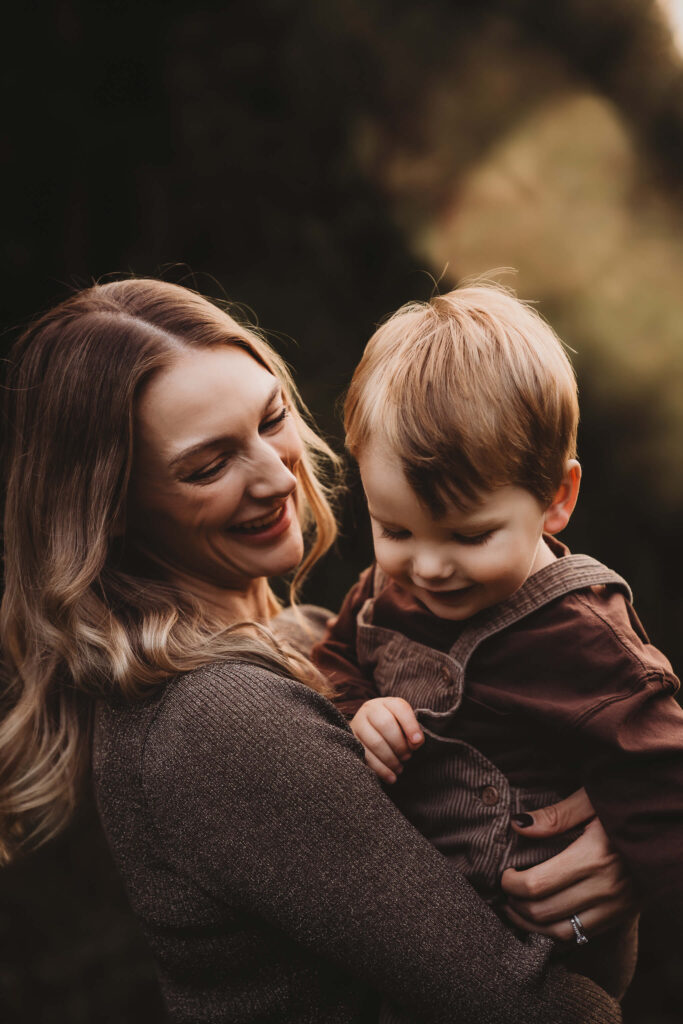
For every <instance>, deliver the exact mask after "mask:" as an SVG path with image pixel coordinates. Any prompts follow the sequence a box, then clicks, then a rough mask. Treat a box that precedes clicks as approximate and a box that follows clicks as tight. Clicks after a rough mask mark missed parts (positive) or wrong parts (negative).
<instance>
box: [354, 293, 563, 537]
mask: <svg viewBox="0 0 683 1024" xmlns="http://www.w3.org/2000/svg"><path fill="white" fill-rule="evenodd" d="M578 419H579V407H578V397H577V386H576V378H575V375H574V370H573V368H572V365H571V363H570V361H569V359H568V357H567V355H566V352H565V350H564V347H563V345H562V342H561V341H560V339H559V338H558V337H557V335H556V334H555V332H554V331H553V329H552V328H551V327H550V326H549V324H547V323H546V321H545V320H544V319H543V318H542V317H541V316H540V315H539V313H537V312H536V310H535V309H533V308H532V307H531V306H530V305H529V304H528V303H525V302H522V301H521V300H520V299H518V298H517V297H516V295H515V294H514V292H512V291H511V290H509V289H507V288H505V287H503V286H502V285H500V284H497V283H495V282H492V281H491V280H490V279H485V280H481V279H480V280H478V281H476V282H473V283H468V284H467V285H466V286H465V287H461V288H456V289H455V290H454V291H451V292H448V293H447V294H445V295H436V296H433V297H432V298H431V299H430V300H429V302H411V303H408V304H407V305H405V306H402V307H401V308H400V309H399V310H398V311H397V312H396V313H394V314H393V315H392V316H391V317H389V319H388V320H387V321H386V322H385V323H384V324H382V325H381V326H380V327H379V329H378V330H377V331H376V332H375V334H374V335H373V336H372V338H371V339H370V341H369V342H368V345H367V347H366V349H365V352H364V354H363V358H362V360H361V362H360V363H359V365H358V367H357V368H356V372H355V373H354V375H353V379H352V381H351V385H350V387H349V391H348V394H347V397H346V402H345V406H344V426H345V429H346V446H347V448H348V450H349V452H350V453H351V455H353V456H354V457H355V458H357V457H358V456H359V455H360V454H361V453H362V450H363V448H364V447H365V445H367V443H368V441H370V440H372V441H373V442H376V443H380V444H384V445H386V446H387V447H388V448H389V449H390V450H391V451H393V452H396V453H398V454H399V456H400V459H401V462H402V465H403V469H404V472H405V474H406V477H407V479H408V481H409V483H410V484H411V486H412V488H413V490H414V491H415V493H416V494H417V496H418V497H419V499H420V500H421V501H422V502H423V503H424V504H425V505H426V506H427V507H428V508H429V509H430V511H431V512H432V513H433V514H434V515H435V516H437V517H440V516H442V515H443V514H444V513H445V511H446V507H447V504H448V503H449V502H452V503H454V504H455V505H456V506H457V507H458V508H461V509H467V508H468V507H471V506H472V505H474V504H476V503H477V501H478V500H479V498H480V497H481V495H482V493H484V492H486V491H491V490H493V489H495V488H497V487H501V486H505V485H508V484H512V485H515V486H518V487H523V488H524V489H525V490H527V491H529V492H530V493H531V494H533V495H534V496H535V497H536V498H538V500H539V501H540V502H541V503H542V504H543V505H544V506H547V505H549V504H550V503H551V501H552V499H553V497H554V495H555V493H556V492H557V489H558V487H559V486H560V483H561V480H562V476H563V474H564V472H565V468H566V464H567V460H568V459H571V458H574V457H575V455H576V433H577V427H578Z"/></svg>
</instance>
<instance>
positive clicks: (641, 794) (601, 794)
mask: <svg viewBox="0 0 683 1024" xmlns="http://www.w3.org/2000/svg"><path fill="white" fill-rule="evenodd" d="M638 683H639V685H638V686H636V687H634V689H633V690H632V691H631V692H630V693H627V694H625V695H623V696H621V695H620V696H619V697H617V698H616V699H613V700H611V701H609V700H603V701H602V703H601V704H600V705H598V706H597V707H596V708H595V709H594V710H593V712H592V713H591V714H590V715H589V716H587V717H586V718H585V719H584V720H583V722H581V723H580V726H581V733H582V734H583V737H584V738H585V743H586V748H585V749H586V753H587V755H588V756H587V757H586V758H585V759H584V763H585V776H584V785H585V787H586V790H587V792H588V795H589V797H590V799H591V802H592V803H593V805H594V807H595V810H596V811H597V813H598V816H599V818H600V820H601V821H602V823H603V825H604V827H605V829H606V831H607V832H608V834H609V836H610V838H611V840H612V842H613V844H614V846H615V848H616V849H617V850H618V852H619V853H620V854H621V856H622V857H623V858H624V860H625V861H626V862H627V863H628V865H629V867H630V869H631V871H632V872H633V876H634V879H635V881H636V882H637V884H638V886H639V888H640V889H641V890H642V892H643V893H644V894H645V895H646V896H649V897H651V898H652V900H653V901H654V902H655V903H657V904H658V905H659V906H660V907H661V908H662V909H664V910H665V911H666V912H668V913H669V914H673V915H674V916H675V918H676V920H677V922H678V925H679V927H680V923H681V921H682V920H683V874H682V873H681V864H683V710H682V709H681V707H680V706H679V705H678V704H677V703H676V700H675V699H674V693H675V692H676V690H677V689H678V686H679V684H678V680H677V679H676V677H675V676H674V675H673V674H670V673H668V672H659V671H655V672H650V673H647V674H646V675H645V676H644V677H643V678H641V679H640V680H639V681H638ZM622 693H623V691H622Z"/></svg>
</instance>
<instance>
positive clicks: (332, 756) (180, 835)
mask: <svg viewBox="0 0 683 1024" xmlns="http://www.w3.org/2000/svg"><path fill="white" fill-rule="evenodd" d="M143 785H144V790H145V794H146V796H145V799H146V801H147V804H148V810H149V813H150V815H151V817H152V820H153V822H154V827H155V830H156V832H157V835H158V842H159V844H160V847H161V849H162V851H163V854H164V856H165V857H166V858H167V859H168V861H169V862H170V863H171V864H173V865H174V867H175V868H176V870H178V871H180V872H181V873H183V874H185V875H186V876H190V877H191V878H192V879H193V881H194V882H195V883H197V884H198V885H200V886H201V887H202V888H203V889H204V890H205V891H206V892H208V893H210V894H211V895H212V896H213V897H214V898H216V899H218V900H220V901H222V902H224V903H225V904H226V905H229V906H231V907H238V908H240V909H242V910H245V911H247V912H249V913H252V914H255V915H257V917H260V918H261V919H262V920H263V921H265V922H268V923H269V924H271V925H272V926H274V927H276V928H277V929H279V930H280V931H281V932H283V933H284V934H285V935H287V936H289V938H290V939H291V940H292V941H294V942H297V943H299V944H301V945H302V946H303V947H306V948H307V949H309V950H311V951H313V952H314V954H315V955H318V956H321V957H323V958H325V959H327V960H329V961H331V962H333V963H335V964H336V965H338V966H339V968H340V969H343V970H344V971H346V972H348V973H350V974H351V975H352V976H356V977H359V978H362V979H364V980H365V981H367V982H368V983H369V984H370V985H372V986H373V987H374V988H376V989H378V990H379V991H380V992H381V993H382V994H384V995H385V996H386V997H388V999H389V1000H390V1001H391V1002H392V1003H393V1004H394V1005H397V1006H399V1007H401V1010H400V1019H401V1020H407V1019H413V1018H414V1019H415V1020H419V1021H421V1022H429V1021H439V1022H441V1021H442V1022H447V1021H448V1022H455V1021H457V1022H458V1024H467V1022H472V1024H474V1022H476V1024H484V1022H485V1024H514V1022H516V1021H520V1022H521V1021H524V1022H525V1024H531V1022H538V1024H541V1022H542V1024H565V1022H566V1024H569V1022H573V1024H579V1022H580V1024H597V1022H601V1024H608V1022H609V1024H617V1022H618V1021H620V1020H621V1017H620V1013H619V1010H618V1008H617V1006H616V1004H615V1003H613V1002H612V1001H611V1000H610V999H609V998H608V997H607V996H606V995H605V994H604V993H603V992H602V991H601V990H600V989H598V988H597V987H596V986H595V985H594V984H593V983H592V982H590V981H589V980H588V979H586V978H579V977H575V976H573V975H571V974H569V973H567V972H565V970H564V969H563V968H561V967H555V966H554V967H549V965H548V957H549V951H550V945H549V944H548V942H547V941H546V940H542V939H538V938H535V939H532V940H531V941H529V942H525V943H522V942H520V941H519V940H517V939H516V938H515V937H514V936H513V935H512V933H511V932H510V931H509V930H508V929H506V928H505V927H504V926H503V925H502V924H501V922H500V921H499V920H498V919H497V918H496V917H495V915H494V914H493V913H492V911H490V910H489V908H487V907H486V906H485V905H484V904H483V903H482V902H481V901H480V899H479V898H478V897H477V896H476V894H475V893H474V891H473V890H472V889H471V888H470V886H469V885H468V883H467V882H466V881H465V880H464V879H463V878H462V877H461V876H459V875H457V874H456V873H455V872H454V871H453V869H452V868H450V867H449V865H448V863H447V861H446V860H445V859H444V858H443V857H442V856H441V855H440V854H439V853H438V852H437V851H436V850H435V849H434V848H433V847H432V846H431V845H430V844H429V842H428V841H427V840H426V839H424V838H423V837H422V836H420V835H419V834H418V833H417V832H416V831H415V830H414V829H413V828H412V827H411V826H410V825H409V824H408V822H407V821H406V820H405V819H404V818H403V817H402V816H401V815H400V813H399V812H398V811H397V810H396V808H395V807H394V806H393V805H392V804H391V802H390V800H389V799H388V797H387V796H386V795H385V794H384V793H383V791H382V789H381V787H380V785H379V784H378V782H377V780H376V778H375V777H374V775H373V774H372V773H371V772H370V771H369V769H367V768H366V766H365V764H364V761H363V755H362V748H361V746H360V744H358V743H357V742H356V740H355V739H354V737H353V735H352V734H351V732H350V731H349V730H348V728H347V726H346V724H345V722H344V720H343V718H342V716H341V715H340V714H339V712H338V711H337V710H336V709H335V708H334V707H333V706H332V705H331V704H330V703H329V702H328V701H326V700H325V699H324V698H322V697H320V696H319V695H318V694H316V693H314V692H313V691H312V690H310V689H308V688H307V687H304V686H302V685H301V684H299V683H296V682H293V681H291V680H288V679H284V678H282V677H280V676H278V675H275V674H273V673H271V672H268V671H267V670H265V669H259V668H257V667H255V666H253V665H243V664H236V663H219V664H215V665H212V666H208V667H206V668H203V669H200V670H197V671H196V672H193V673H189V674H188V675H186V676H183V677H180V678H179V679H178V680H176V681H175V683H173V684H171V685H169V687H168V688H167V692H166V695H165V697H164V699H163V701H162V703H161V705H160V708H159V711H158V713H157V716H156V719H155V721H154V723H153V725H152V727H151V729H150V732H149V734H148V737H147V741H146V745H145V751H144V754H143ZM406 1014H407V1015H408V1016H405V1015H406Z"/></svg>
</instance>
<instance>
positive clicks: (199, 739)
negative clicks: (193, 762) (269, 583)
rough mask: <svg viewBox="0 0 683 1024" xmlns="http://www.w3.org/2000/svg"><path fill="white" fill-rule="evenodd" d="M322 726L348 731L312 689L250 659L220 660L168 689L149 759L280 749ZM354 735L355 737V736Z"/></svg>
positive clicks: (155, 719) (152, 730)
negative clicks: (172, 753) (170, 753)
mask: <svg viewBox="0 0 683 1024" xmlns="http://www.w3.org/2000/svg"><path fill="white" fill-rule="evenodd" d="M321 728H328V729H329V728H332V729H335V730H336V729H339V728H341V729H343V730H344V731H348V726H347V723H346V720H345V719H344V717H343V715H341V713H340V712H339V711H338V710H337V709H336V708H335V707H334V705H333V704H331V703H330V701H328V700H327V699H326V698H325V697H323V696H322V695H321V694H319V693H317V692H316V691H315V690H313V689H311V687H309V686H306V685H305V684H303V683H301V682H299V681H298V680H296V679H293V678H290V677H288V676H286V675H284V674H282V673H280V672H278V671H276V670H274V669H272V668H269V667H266V666H264V665H259V664H254V663H253V662H247V661H231V660H225V661H223V660H221V661H214V662H211V663H209V664H206V665H202V666H201V667H200V668H197V669H194V670H192V671H190V672H185V673H183V674H182V675H179V676H176V677H175V678H174V679H173V680H171V681H170V682H169V683H168V684H167V685H166V687H165V689H164V693H163V696H162V698H161V699H160V700H159V701H158V703H157V706H156V709H155V712H154V715H153V716H152V718H151V719H150V721H149V723H148V729H147V735H146V737H145V748H146V761H147V763H148V764H149V763H150V762H152V763H153V762H158V760H159V757H161V758H162V760H163V762H164V763H166V761H167V758H166V755H165V753H164V752H165V751H167V750H168V749H169V747H170V746H173V747H176V748H177V749H180V748H182V749H184V750H186V751H188V752H191V751H192V750H202V751H203V752H204V755H205V756H211V755H212V756H214V757H220V756H221V754H222V753H225V751H226V747H229V749H230V754H231V756H232V757H234V756H235V755H236V754H237V752H238V751H242V754H243V756H246V755H247V753H248V752H249V753H250V752H258V751H259V750H260V751H264V750H266V751H274V750H277V749H278V748H279V747H281V746H282V745H283V744H286V743H287V742H288V738H290V737H291V736H292V735H293V734H295V733H296V734H298V735H300V736H302V735H304V734H307V735H308V736H309V739H310V736H311V734H312V733H316V732H318V731H320V729H321ZM349 735H352V734H350V733H349Z"/></svg>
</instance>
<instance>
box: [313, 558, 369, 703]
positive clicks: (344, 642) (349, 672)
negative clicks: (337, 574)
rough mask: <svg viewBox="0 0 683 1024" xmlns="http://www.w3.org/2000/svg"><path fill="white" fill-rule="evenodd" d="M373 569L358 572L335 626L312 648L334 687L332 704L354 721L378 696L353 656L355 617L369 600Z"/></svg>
mask: <svg viewBox="0 0 683 1024" xmlns="http://www.w3.org/2000/svg"><path fill="white" fill-rule="evenodd" d="M373 570H374V567H373V566H370V568H369V569H366V570H365V571H364V572H362V573H361V575H360V577H359V579H358V582H357V583H356V584H354V586H353V587H352V588H351V590H350V591H349V592H348V594H347V595H346V597H345V598H344V601H343V603H342V606H341V608H340V610H339V614H338V615H337V616H336V619H335V620H334V625H333V626H332V627H328V629H327V631H326V633H325V636H324V637H323V638H322V640H321V641H320V642H319V643H317V644H316V645H315V646H314V647H313V651H312V653H311V658H312V660H313V662H314V664H315V665H316V666H317V668H319V669H320V671H321V672H322V673H323V675H325V676H327V678H328V679H329V680H330V681H331V682H332V683H334V684H335V686H336V687H337V692H338V696H337V697H336V698H335V704H336V706H337V707H338V708H339V710H340V711H341V712H342V714H343V715H346V717H347V718H353V716H354V715H355V713H356V712H357V711H358V709H359V707H360V706H361V704H364V703H365V701H366V700H371V699H372V698H373V697H376V696H377V692H376V690H375V688H374V684H373V682H372V680H371V679H368V678H367V677H366V676H365V675H364V674H363V672H362V671H361V669H360V667H359V665H358V656H357V653H356V631H357V627H356V616H357V615H358V612H359V611H360V609H361V608H362V607H363V605H364V604H365V602H366V600H367V599H368V598H369V597H372V587H373Z"/></svg>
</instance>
